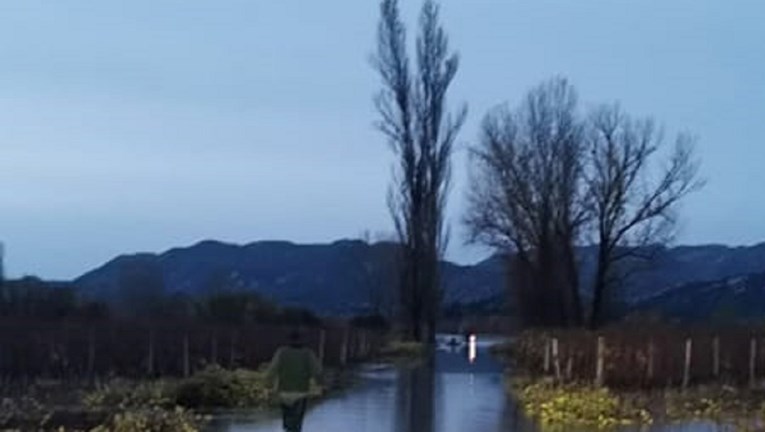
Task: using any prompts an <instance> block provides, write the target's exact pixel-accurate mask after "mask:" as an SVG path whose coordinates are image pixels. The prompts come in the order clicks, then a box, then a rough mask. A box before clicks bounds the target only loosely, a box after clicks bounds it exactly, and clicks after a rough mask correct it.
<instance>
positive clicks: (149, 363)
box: [146, 330, 154, 376]
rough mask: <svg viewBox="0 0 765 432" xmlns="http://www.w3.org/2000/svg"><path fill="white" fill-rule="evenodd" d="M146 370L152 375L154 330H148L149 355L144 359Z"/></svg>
mask: <svg viewBox="0 0 765 432" xmlns="http://www.w3.org/2000/svg"><path fill="white" fill-rule="evenodd" d="M146 372H147V373H148V374H149V376H153V375H154V330H149V356H148V358H147V359H146Z"/></svg>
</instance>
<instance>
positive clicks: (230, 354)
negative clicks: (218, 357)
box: [228, 330, 236, 369]
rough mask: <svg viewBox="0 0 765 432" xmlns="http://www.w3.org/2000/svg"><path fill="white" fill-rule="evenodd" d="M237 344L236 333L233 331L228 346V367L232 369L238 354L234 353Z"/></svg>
mask: <svg viewBox="0 0 765 432" xmlns="http://www.w3.org/2000/svg"><path fill="white" fill-rule="evenodd" d="M235 343H236V332H235V331H233V330H232V331H231V339H230V341H229V345H228V367H229V368H230V369H233V368H234V361H235V359H236V354H235V353H234V344H235Z"/></svg>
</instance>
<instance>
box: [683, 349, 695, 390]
mask: <svg viewBox="0 0 765 432" xmlns="http://www.w3.org/2000/svg"><path fill="white" fill-rule="evenodd" d="M692 350H693V339H691V338H687V339H686V340H685V363H684V366H683V389H686V388H688V384H689V383H690V381H691V353H692Z"/></svg>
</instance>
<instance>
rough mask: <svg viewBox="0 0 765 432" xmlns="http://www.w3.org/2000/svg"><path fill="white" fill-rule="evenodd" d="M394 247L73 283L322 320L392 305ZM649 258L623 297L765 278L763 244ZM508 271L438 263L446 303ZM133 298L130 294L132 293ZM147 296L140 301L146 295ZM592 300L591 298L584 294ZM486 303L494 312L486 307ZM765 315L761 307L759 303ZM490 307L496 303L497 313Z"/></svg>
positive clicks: (194, 257) (228, 261)
mask: <svg viewBox="0 0 765 432" xmlns="http://www.w3.org/2000/svg"><path fill="white" fill-rule="evenodd" d="M393 251H394V245H393V244H391V243H377V244H372V245H370V244H367V243H365V242H362V241H357V240H341V241H336V242H334V243H331V244H311V245H300V244H294V243H290V242H282V241H262V242H255V243H250V244H247V245H241V246H240V245H233V244H227V243H221V242H217V241H203V242H200V243H198V244H195V245H193V246H189V247H184V248H175V249H171V250H168V251H166V252H164V253H161V254H147V253H144V254H135V255H122V256H119V257H117V258H115V259H113V260H112V261H109V262H108V263H106V264H104V265H103V266H101V267H99V268H97V269H95V270H92V271H90V272H88V273H86V274H84V275H82V276H81V277H79V278H77V279H76V280H75V281H74V282H75V284H76V285H77V286H78V287H80V290H81V291H82V292H83V293H84V294H85V296H87V297H89V298H94V299H104V300H108V299H114V298H115V297H118V296H120V295H124V294H125V293H122V294H120V292H121V287H125V286H132V287H140V289H145V290H147V293H143V294H147V295H148V294H151V291H152V290H155V291H156V290H161V291H162V292H163V293H170V294H172V293H180V294H185V295H191V296H197V295H202V294H204V293H209V292H215V291H217V290H228V289H244V290H254V291H256V292H258V293H259V294H261V295H263V296H264V297H266V298H269V299H271V300H273V301H276V302H278V303H279V304H282V305H285V306H296V307H305V308H309V309H312V310H314V311H316V312H319V313H323V314H342V315H349V314H355V313H361V312H365V311H369V310H370V309H372V308H373V306H375V305H376V304H379V303H384V302H385V301H386V300H387V301H390V299H383V298H380V294H379V293H381V292H383V291H385V290H384V289H383V288H384V287H386V286H388V287H389V286H394V285H395V283H396V280H395V268H394V267H393V266H394V264H393V263H394V262H395V261H394V260H393V258H392V257H393ZM652 252H653V253H652V256H653V258H652V259H651V260H650V261H641V262H640V267H641V269H640V271H639V272H636V273H635V274H634V276H633V277H632V278H631V279H630V283H629V284H628V286H627V287H626V289H625V290H624V293H623V296H622V298H621V300H623V301H625V302H626V303H628V304H631V305H633V304H638V303H640V302H643V301H647V300H646V299H655V298H660V297H659V296H660V295H661V294H662V293H665V292H666V293H671V292H673V291H675V290H676V289H679V288H680V287H685V286H686V285H687V284H690V283H701V282H711V281H717V280H722V279H726V278H730V277H736V276H746V275H750V274H756V273H760V272H765V243H764V244H760V245H757V246H751V247H726V246H718V245H710V246H680V247H675V248H668V249H655V250H652ZM579 256H580V262H581V269H582V279H583V286H584V287H587V286H590V283H589V282H590V280H591V277H592V274H593V273H594V263H595V249H594V248H591V247H590V248H581V249H580V251H579ZM505 272H506V270H505V266H504V263H503V259H501V258H500V257H498V256H496V257H491V258H489V259H487V260H485V261H482V262H479V263H477V264H475V265H457V264H454V263H451V262H448V261H445V262H443V263H442V287H443V291H444V304H445V305H446V306H451V307H452V308H453V306H454V305H455V304H458V305H459V304H461V305H472V306H474V307H479V306H480V305H496V304H498V303H501V302H503V299H504V297H505V296H504V293H505V289H504V287H505V281H504V279H505V278H504V275H505ZM128 294H130V293H128ZM143 294H142V295H143ZM584 295H585V297H587V293H586V292H585V293H584ZM486 307H488V306H486ZM762 308H763V315H765V304H763V306H762ZM490 309H492V311H495V310H496V306H493V307H491V308H490Z"/></svg>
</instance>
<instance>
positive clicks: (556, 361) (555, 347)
mask: <svg viewBox="0 0 765 432" xmlns="http://www.w3.org/2000/svg"><path fill="white" fill-rule="evenodd" d="M558 354H559V351H558V338H553V340H552V356H553V364H554V365H555V379H556V380H557V381H560V356H559V355H558Z"/></svg>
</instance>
